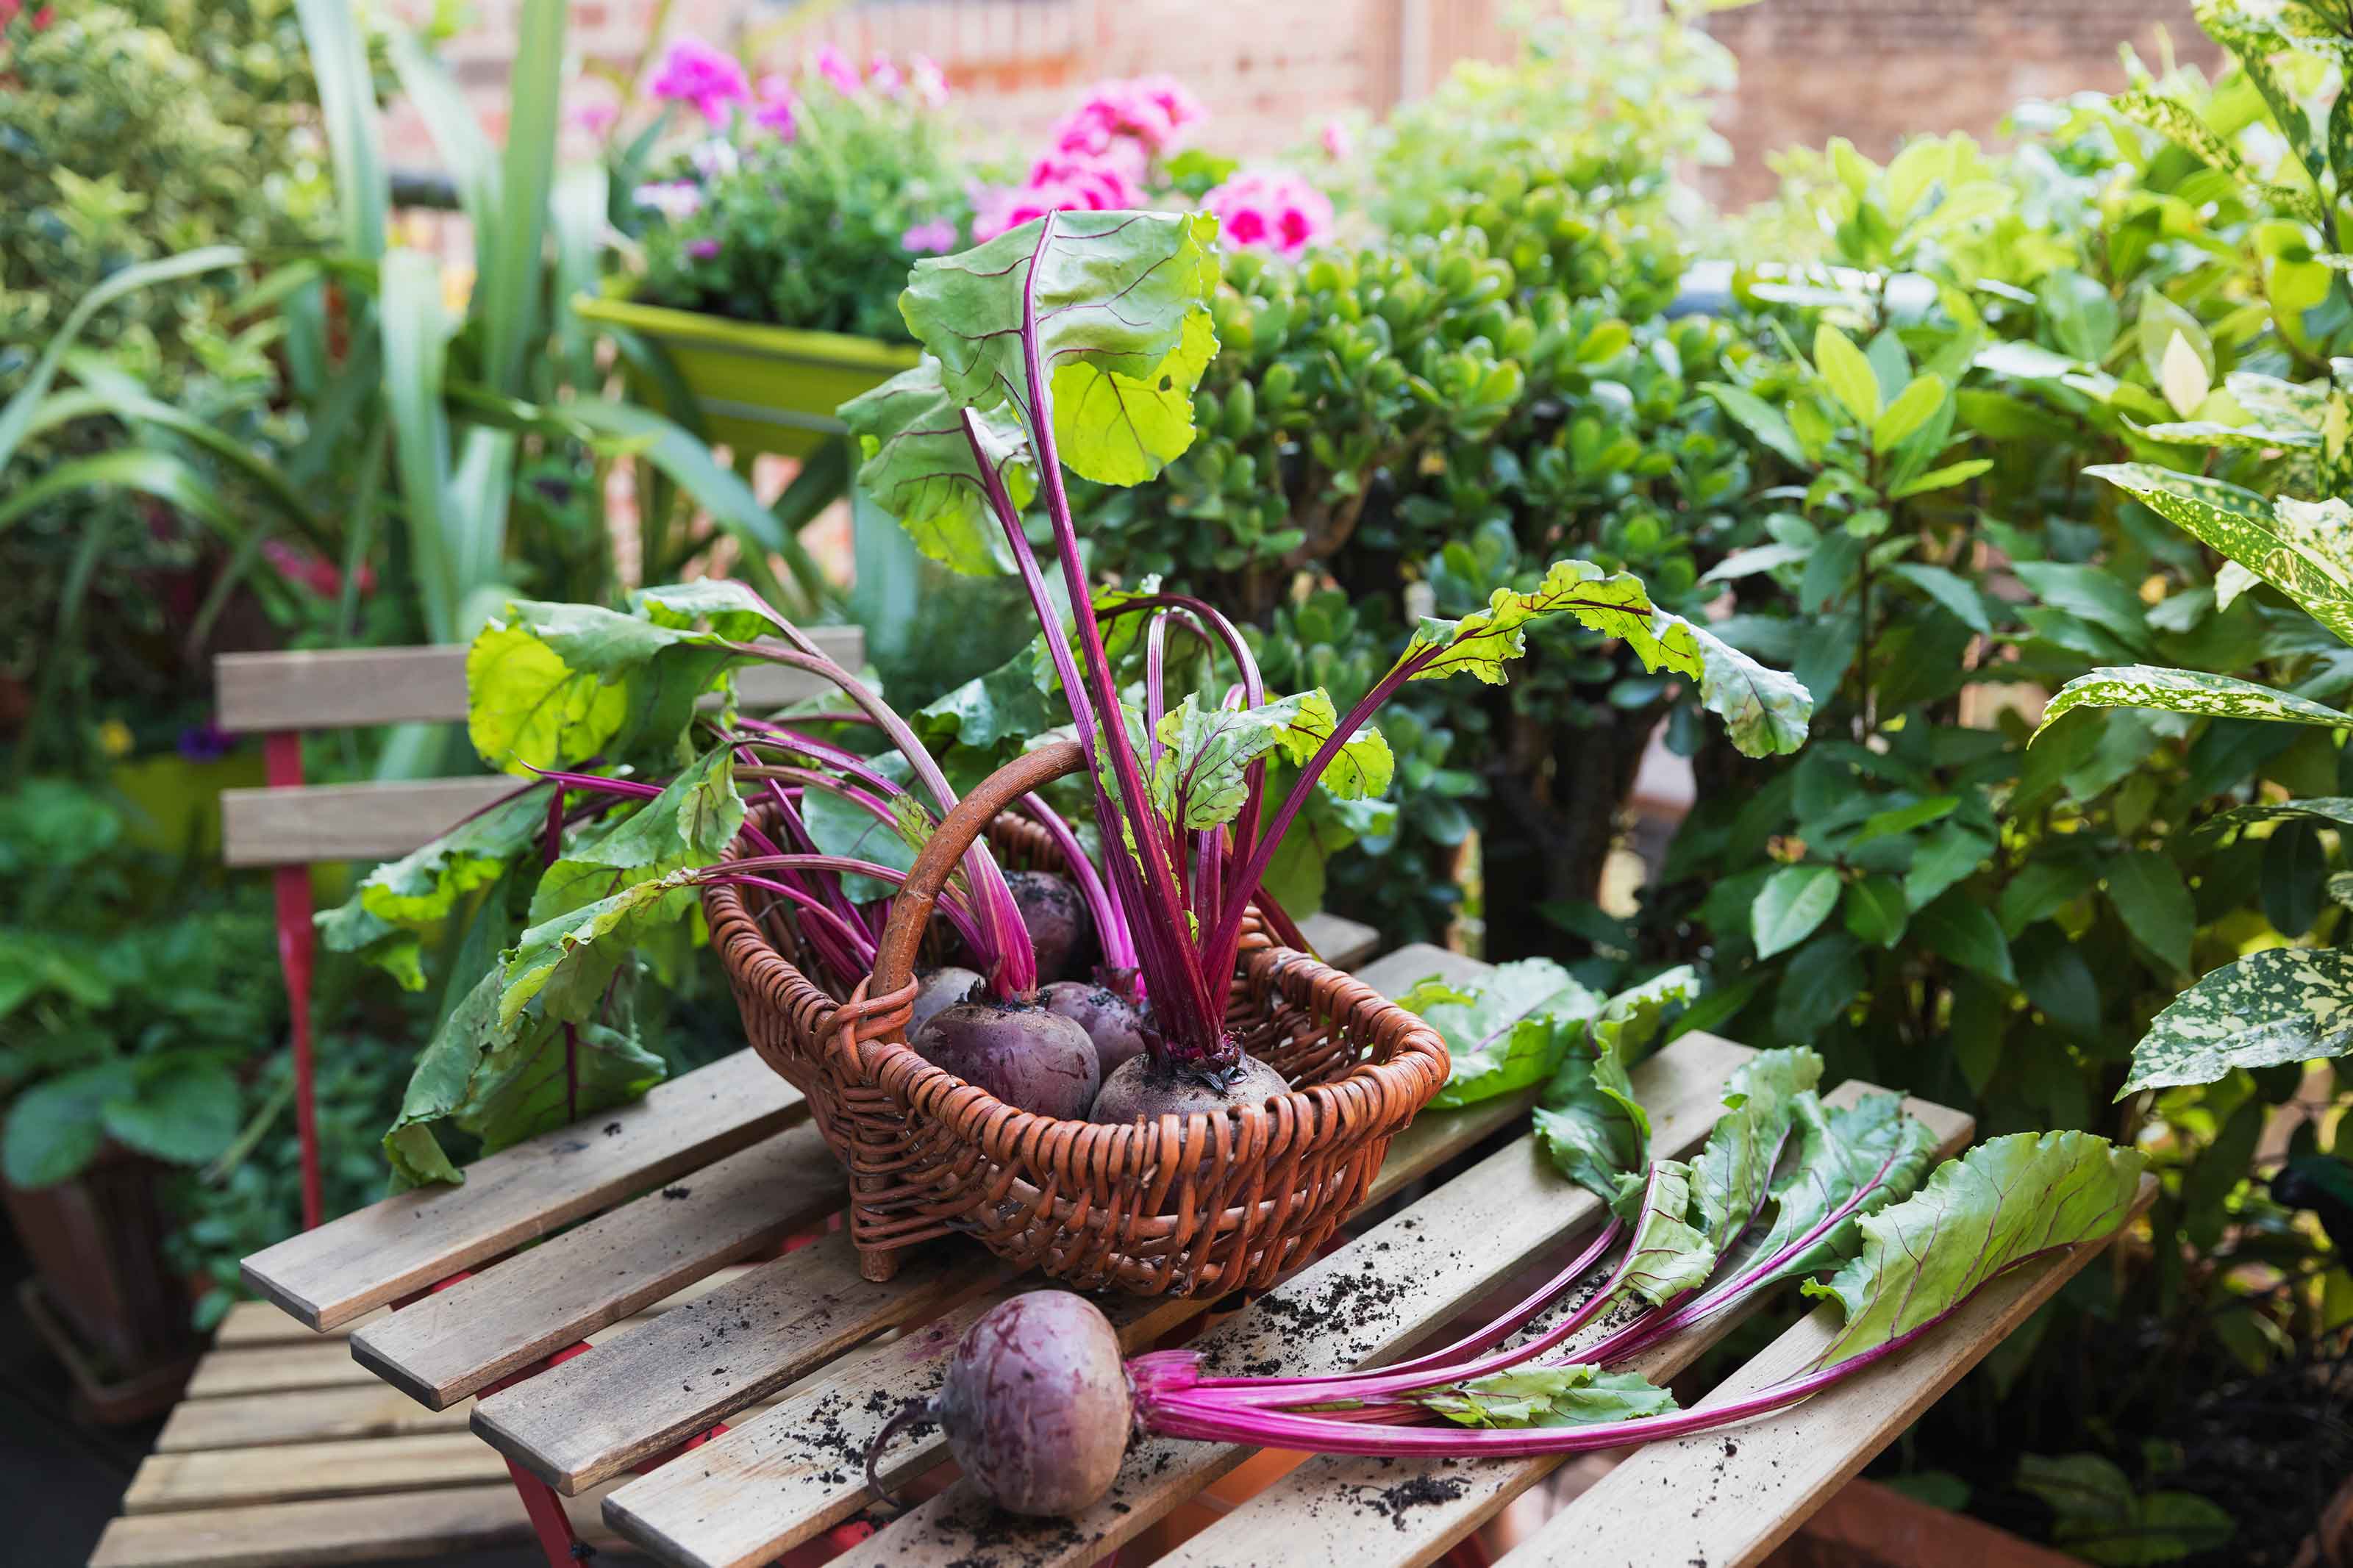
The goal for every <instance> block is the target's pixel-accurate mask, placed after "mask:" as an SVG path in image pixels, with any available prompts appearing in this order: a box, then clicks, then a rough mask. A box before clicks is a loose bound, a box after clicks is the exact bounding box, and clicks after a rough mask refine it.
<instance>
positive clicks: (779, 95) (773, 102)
mask: <svg viewBox="0 0 2353 1568" xmlns="http://www.w3.org/2000/svg"><path fill="white" fill-rule="evenodd" d="M799 109H800V99H799V98H798V97H797V95H796V94H795V93H794V92H793V84H792V81H791V79H789V78H787V77H784V76H780V75H776V74H773V73H772V74H770V75H768V76H764V77H762V78H761V79H760V97H759V106H758V107H757V108H755V109H754V110H752V119H753V121H754V123H756V124H758V125H760V126H761V127H762V128H764V129H765V130H768V131H773V132H776V135H777V137H778V138H779V139H780V140H782V141H786V142H789V141H791V140H792V139H793V138H794V137H795V136H797V135H798V134H799V133H800V126H801V122H800V115H799Z"/></svg>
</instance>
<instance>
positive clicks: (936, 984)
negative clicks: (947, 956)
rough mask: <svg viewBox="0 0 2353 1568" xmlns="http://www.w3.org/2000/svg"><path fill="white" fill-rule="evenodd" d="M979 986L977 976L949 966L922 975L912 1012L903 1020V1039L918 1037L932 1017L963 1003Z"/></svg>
mask: <svg viewBox="0 0 2353 1568" xmlns="http://www.w3.org/2000/svg"><path fill="white" fill-rule="evenodd" d="M977 984H980V976H979V975H978V974H976V973H974V972H973V971H971V970H969V969H963V968H959V967H958V966H957V965H955V964H953V963H944V964H942V965H940V967H939V968H937V969H934V970H933V971H931V972H930V973H926V974H925V975H924V976H923V982H922V984H919V985H917V986H916V988H915V1000H914V1004H913V1012H912V1013H910V1014H909V1015H908V1017H907V1038H909V1039H910V1040H912V1039H913V1038H914V1037H916V1036H917V1035H920V1034H922V1033H923V1026H924V1025H926V1024H928V1023H930V1022H931V1021H932V1016H933V1015H934V1014H935V1013H937V1012H938V1011H939V1010H940V1009H941V1008H943V1007H952V1006H954V1005H955V1004H957V1003H958V1002H961V1001H963V1000H964V999H965V997H967V996H969V995H971V994H972V988H973V987H974V986H976V985H977Z"/></svg>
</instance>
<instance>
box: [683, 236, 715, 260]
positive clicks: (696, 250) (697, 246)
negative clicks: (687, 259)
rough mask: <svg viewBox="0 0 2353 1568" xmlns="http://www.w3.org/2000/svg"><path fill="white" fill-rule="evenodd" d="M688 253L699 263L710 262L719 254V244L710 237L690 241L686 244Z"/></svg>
mask: <svg viewBox="0 0 2353 1568" xmlns="http://www.w3.org/2000/svg"><path fill="white" fill-rule="evenodd" d="M686 253H687V254H688V255H689V256H691V257H693V258H695V259H696V260H697V261H708V260H710V259H711V258H712V257H714V256H716V255H718V254H719V242H718V241H717V240H715V239H712V238H708V237H705V238H702V239H690V240H688V241H687V242H686Z"/></svg>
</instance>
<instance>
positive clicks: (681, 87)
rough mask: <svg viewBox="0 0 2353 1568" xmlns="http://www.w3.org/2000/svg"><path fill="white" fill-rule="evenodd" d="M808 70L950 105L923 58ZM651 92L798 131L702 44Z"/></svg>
mask: <svg viewBox="0 0 2353 1568" xmlns="http://www.w3.org/2000/svg"><path fill="white" fill-rule="evenodd" d="M8 3H9V0H0V5H5V4H8ZM807 69H809V70H810V71H813V72H814V73H816V75H817V76H818V77H819V78H820V79H823V80H824V81H825V83H826V85H827V86H828V87H830V88H832V89H834V90H835V91H836V92H839V93H841V94H843V95H845V96H847V95H849V94H852V93H858V92H863V91H867V90H869V89H871V90H872V91H874V92H877V93H879V94H881V96H882V97H884V98H897V97H899V96H901V95H902V94H907V93H911V94H912V95H913V99H914V100H915V101H916V102H917V103H919V104H921V105H923V107H924V108H926V109H937V108H938V107H939V106H940V105H942V104H944V103H945V102H946V101H947V100H948V79H947V77H946V75H945V74H944V73H943V72H942V71H941V69H940V68H939V67H938V66H937V65H935V64H934V63H933V61H932V60H931V59H930V58H927V57H925V56H923V55H917V56H915V57H913V58H911V59H910V60H909V61H908V62H907V65H906V68H905V69H903V70H902V69H901V68H900V67H899V65H898V62H896V61H895V60H893V59H892V58H891V57H890V56H888V55H881V54H878V55H876V56H875V57H874V58H872V59H871V60H869V61H867V63H866V74H865V75H864V76H862V77H861V76H860V75H859V71H858V68H857V67H856V66H854V65H852V64H851V63H850V61H849V56H848V55H845V54H843V53H842V52H841V51H840V50H839V49H838V48H836V47H834V46H833V45H831V44H822V45H819V46H818V48H817V49H816V51H815V52H814V53H812V54H811V55H810V56H809V58H808V63H807ZM652 86H653V95H654V96H655V97H656V98H659V99H663V100H668V101H670V102H671V103H691V104H692V105H694V107H695V109H696V110H697V111H698V112H700V113H701V114H702V118H703V119H705V120H707V121H710V122H711V123H712V124H713V125H718V124H722V123H723V122H725V121H726V119H727V117H728V115H729V114H730V113H731V112H732V111H733V109H734V107H735V106H736V105H737V104H749V105H751V106H752V119H753V121H754V123H755V124H757V125H760V126H761V127H763V128H764V129H765V130H768V131H772V132H775V133H776V135H778V136H781V137H783V138H784V139H785V140H786V141H787V142H789V141H791V140H792V139H793V137H794V135H795V134H796V133H797V132H798V131H799V129H800V116H799V110H800V99H799V96H798V95H797V93H795V91H794V90H793V84H792V79H791V78H789V77H786V76H783V75H779V74H775V73H771V74H769V75H767V76H764V77H762V78H761V79H760V87H759V92H758V94H757V96H754V93H753V90H752V88H751V84H750V83H749V82H747V81H746V80H745V79H744V68H743V67H742V66H740V65H738V64H737V63H736V62H735V60H734V58H733V57H732V56H730V55H728V54H726V53H725V52H724V51H723V50H720V49H717V48H714V47H712V46H711V45H709V44H707V43H704V42H703V41H702V39H701V38H696V37H683V38H680V39H678V40H676V41H675V42H673V43H672V44H671V45H670V52H669V53H668V54H667V55H665V56H663V57H662V66H661V69H660V71H659V72H658V73H657V74H656V75H655V77H654V79H653V84H652Z"/></svg>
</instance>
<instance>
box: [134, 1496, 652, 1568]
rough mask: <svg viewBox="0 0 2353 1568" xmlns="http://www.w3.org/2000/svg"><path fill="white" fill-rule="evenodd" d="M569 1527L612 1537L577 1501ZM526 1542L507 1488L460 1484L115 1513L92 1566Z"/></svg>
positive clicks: (402, 1554)
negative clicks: (231, 1505)
mask: <svg viewBox="0 0 2353 1568" xmlns="http://www.w3.org/2000/svg"><path fill="white" fill-rule="evenodd" d="M573 1528H574V1530H575V1531H577V1532H579V1533H580V1534H581V1535H582V1536H583V1537H585V1538H586V1540H588V1541H590V1542H606V1541H609V1540H610V1539H611V1532H610V1531H607V1529H606V1528H605V1526H604V1522H603V1521H601V1520H599V1519H598V1518H597V1517H596V1510H595V1509H594V1508H592V1507H588V1506H586V1505H585V1504H584V1505H577V1506H575V1509H574V1510H573ZM532 1539H533V1537H532V1532H531V1522H530V1521H529V1520H528V1519H527V1518H526V1517H525V1516H524V1514H523V1511H522V1499H521V1498H519V1497H517V1496H516V1495H515V1489H514V1488H513V1486H512V1485H511V1484H508V1483H503V1482H502V1483H501V1484H499V1485H497V1486H487V1487H458V1488H453V1489H448V1490H447V1491H427V1492H398V1493H393V1494H390V1495H387V1496H384V1497H372V1498H330V1499H324V1500H319V1501H314V1502H286V1503H268V1504H261V1505H258V1506H254V1507H248V1508H221V1509H205V1510H198V1511H195V1512H187V1513H150V1514H139V1515H134V1516H132V1517H130V1518H125V1519H118V1520H116V1521H113V1522H112V1523H111V1524H109V1525H108V1526H107V1527H106V1533H105V1534H104V1535H102V1536H100V1538H99V1542H98V1550H97V1552H95V1553H93V1554H92V1555H91V1557H90V1568H320V1565H321V1564H326V1563H376V1562H383V1561H385V1559H388V1558H432V1557H436V1556H439V1555H441V1554H443V1553H446V1552H475V1551H481V1550H484V1549H486V1548H489V1547H495V1546H510V1545H520V1544H523V1543H526V1542H530V1541H531V1540H532Z"/></svg>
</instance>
